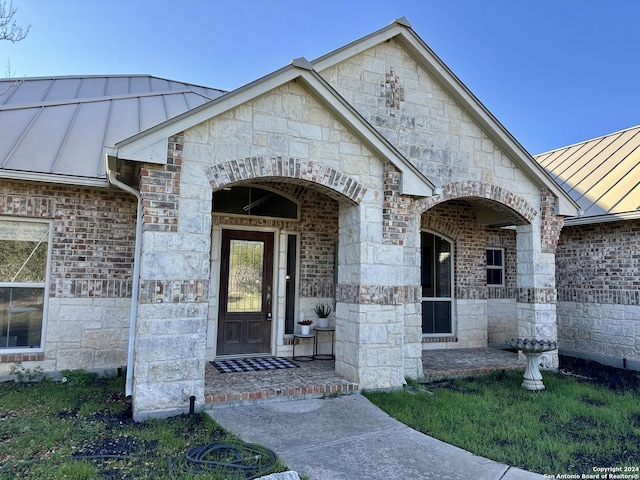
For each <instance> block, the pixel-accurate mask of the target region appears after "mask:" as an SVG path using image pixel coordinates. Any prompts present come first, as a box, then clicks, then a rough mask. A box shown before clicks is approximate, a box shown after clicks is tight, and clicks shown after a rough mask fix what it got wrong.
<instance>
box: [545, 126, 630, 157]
mask: <svg viewBox="0 0 640 480" xmlns="http://www.w3.org/2000/svg"><path fill="white" fill-rule="evenodd" d="M635 128H639V129H640V125H634V126H632V127H629V128H623V129H622V130H618V131H617V132H611V133H607V134H606V135H600V136H598V137H593V138H588V139H586V140H583V141H581V142H576V143H572V144H571V145H566V146H564V147H558V148H555V149H553V150H549V151H547V152H541V153H536V154H535V155H534V158H535V157H541V156H542V155H548V154H550V153H553V152H558V151H560V150H567V149H569V148H572V147H577V146H578V145H583V144H585V143H589V142H593V141H594V140H601V139H603V138H606V137H610V136H613V135H621V134H623V133H625V132H628V131H629V130H633V129H635Z"/></svg>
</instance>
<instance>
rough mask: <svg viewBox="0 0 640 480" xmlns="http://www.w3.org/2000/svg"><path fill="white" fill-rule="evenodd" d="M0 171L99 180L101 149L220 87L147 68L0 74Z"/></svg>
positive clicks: (211, 94)
mask: <svg viewBox="0 0 640 480" xmlns="http://www.w3.org/2000/svg"><path fill="white" fill-rule="evenodd" d="M0 92H2V93H3V94H2V95H0V131H1V132H2V136H1V137H0V177H3V178H14V179H29V180H42V181H54V182H56V183H71V184H79V185H97V186H105V185H106V184H107V183H106V175H105V168H104V162H103V156H102V151H103V148H104V146H105V145H114V144H115V143H116V142H117V141H119V140H122V139H124V138H128V137H130V136H132V135H134V134H136V133H138V132H140V131H142V130H144V129H146V128H149V127H151V126H153V125H156V124H158V123H161V122H163V121H165V120H167V119H168V118H171V117H174V116H176V115H179V114H181V113H183V112H185V111H188V110H190V109H192V108H194V107H197V106H198V105H202V104H203V103H206V102H208V101H210V100H211V99H213V98H216V97H219V96H220V95H222V94H223V92H222V91H220V90H216V89H212V88H208V87H202V86H199V85H193V84H188V83H182V82H176V81H174V80H168V79H164V78H159V77H154V76H151V75H104V76H68V77H33V78H24V79H19V80H13V79H0Z"/></svg>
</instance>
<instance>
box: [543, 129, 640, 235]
mask: <svg viewBox="0 0 640 480" xmlns="http://www.w3.org/2000/svg"><path fill="white" fill-rule="evenodd" d="M534 158H535V159H536V161H537V162H538V163H539V164H540V165H541V166H542V167H544V168H545V169H546V170H547V172H549V173H550V174H551V175H552V176H553V178H554V179H555V180H556V182H557V183H558V184H559V185H560V186H561V187H562V188H563V189H564V190H565V191H566V192H567V193H569V195H571V197H572V198H573V199H574V200H575V201H576V202H577V203H578V205H580V208H581V210H582V211H583V215H582V216H581V217H577V218H573V219H568V220H567V224H571V223H576V224H578V223H590V222H593V221H613V220H619V219H626V218H640V126H637V127H633V128H629V129H627V130H622V131H620V132H616V133H612V134H609V135H606V136H603V137H599V138H594V139H593V140H588V141H586V142H582V143H578V144H575V145H570V146H568V147H564V148H560V149H558V150H553V151H551V152H547V153H543V154H540V155H537V156H535V157H534Z"/></svg>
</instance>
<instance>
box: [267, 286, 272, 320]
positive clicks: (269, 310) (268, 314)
mask: <svg viewBox="0 0 640 480" xmlns="http://www.w3.org/2000/svg"><path fill="white" fill-rule="evenodd" d="M272 318H273V315H271V285H269V286H267V320H271V319H272Z"/></svg>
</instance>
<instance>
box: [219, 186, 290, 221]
mask: <svg viewBox="0 0 640 480" xmlns="http://www.w3.org/2000/svg"><path fill="white" fill-rule="evenodd" d="M213 212H214V213H228V214H232V215H250V216H255V217H275V218H293V219H298V205H297V204H296V203H295V202H294V201H293V200H290V199H288V198H287V197H285V196H283V195H280V194H279V193H276V192H274V191H272V190H267V189H264V188H259V187H247V186H238V187H232V188H229V189H223V190H219V191H217V192H215V193H214V194H213Z"/></svg>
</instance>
